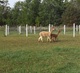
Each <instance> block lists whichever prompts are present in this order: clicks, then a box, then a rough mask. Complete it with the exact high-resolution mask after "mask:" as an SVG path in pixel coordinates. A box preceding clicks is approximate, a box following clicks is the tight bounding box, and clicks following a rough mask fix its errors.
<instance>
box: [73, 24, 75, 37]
mask: <svg viewBox="0 0 80 73" xmlns="http://www.w3.org/2000/svg"><path fill="white" fill-rule="evenodd" d="M73 37H75V23H73Z"/></svg>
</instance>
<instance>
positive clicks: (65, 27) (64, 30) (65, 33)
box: [64, 25, 66, 35]
mask: <svg viewBox="0 0 80 73" xmlns="http://www.w3.org/2000/svg"><path fill="white" fill-rule="evenodd" d="M65 34H66V25H64V35H65Z"/></svg>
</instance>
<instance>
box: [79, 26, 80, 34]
mask: <svg viewBox="0 0 80 73" xmlns="http://www.w3.org/2000/svg"><path fill="white" fill-rule="evenodd" d="M79 34H80V25H79Z"/></svg>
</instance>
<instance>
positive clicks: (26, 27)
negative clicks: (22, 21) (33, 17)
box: [26, 24, 28, 37]
mask: <svg viewBox="0 0 80 73" xmlns="http://www.w3.org/2000/svg"><path fill="white" fill-rule="evenodd" d="M27 36H28V25H27V24H26V37H27Z"/></svg>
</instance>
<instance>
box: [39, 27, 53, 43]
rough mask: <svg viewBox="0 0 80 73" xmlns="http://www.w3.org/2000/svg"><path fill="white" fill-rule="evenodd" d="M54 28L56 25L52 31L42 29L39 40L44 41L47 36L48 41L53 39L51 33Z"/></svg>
mask: <svg viewBox="0 0 80 73" xmlns="http://www.w3.org/2000/svg"><path fill="white" fill-rule="evenodd" d="M53 30H54V27H52V28H51V31H50V32H48V31H42V32H40V33H39V38H38V41H42V42H43V37H47V41H51V39H50V35H51V33H52V31H53Z"/></svg>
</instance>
